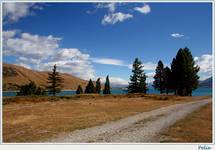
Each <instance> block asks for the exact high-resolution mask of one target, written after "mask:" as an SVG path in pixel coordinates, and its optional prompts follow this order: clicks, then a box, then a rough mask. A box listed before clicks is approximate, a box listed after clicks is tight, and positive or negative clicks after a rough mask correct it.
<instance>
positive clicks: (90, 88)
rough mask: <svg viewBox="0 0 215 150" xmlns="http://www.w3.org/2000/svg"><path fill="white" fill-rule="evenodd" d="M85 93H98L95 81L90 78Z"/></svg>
mask: <svg viewBox="0 0 215 150" xmlns="http://www.w3.org/2000/svg"><path fill="white" fill-rule="evenodd" d="M85 93H96V89H95V86H94V84H93V81H92V80H91V79H90V80H89V82H88V84H87V86H86V89H85Z"/></svg>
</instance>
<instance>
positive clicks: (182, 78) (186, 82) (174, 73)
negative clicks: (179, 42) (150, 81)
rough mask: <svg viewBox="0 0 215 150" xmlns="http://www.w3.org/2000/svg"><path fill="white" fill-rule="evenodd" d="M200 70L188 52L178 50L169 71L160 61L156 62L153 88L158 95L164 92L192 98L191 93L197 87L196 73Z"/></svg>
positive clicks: (186, 49) (197, 77)
mask: <svg viewBox="0 0 215 150" xmlns="http://www.w3.org/2000/svg"><path fill="white" fill-rule="evenodd" d="M199 70H200V68H199V67H198V66H197V65H196V64H195V61H194V59H193V56H192V54H191V52H190V50H189V49H188V48H187V47H185V48H183V49H182V48H180V49H179V51H178V53H177V55H176V57H175V58H173V60H172V63H171V69H170V68H169V67H165V68H164V65H163V63H162V61H159V62H158V66H157V68H156V74H155V76H154V79H155V80H154V88H155V89H158V90H159V91H160V93H163V92H164V90H166V93H167V94H168V92H169V90H171V91H174V94H175V95H180V96H192V91H193V90H195V89H196V88H197V87H198V79H199V76H198V72H199Z"/></svg>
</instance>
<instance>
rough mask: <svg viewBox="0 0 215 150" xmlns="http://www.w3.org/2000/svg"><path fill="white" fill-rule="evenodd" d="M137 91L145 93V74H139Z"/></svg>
mask: <svg viewBox="0 0 215 150" xmlns="http://www.w3.org/2000/svg"><path fill="white" fill-rule="evenodd" d="M139 92H140V93H146V92H147V87H146V75H145V74H142V75H141V76H140V82H139Z"/></svg>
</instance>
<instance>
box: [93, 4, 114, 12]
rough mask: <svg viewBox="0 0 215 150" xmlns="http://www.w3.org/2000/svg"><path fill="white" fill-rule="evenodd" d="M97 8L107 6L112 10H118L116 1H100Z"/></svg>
mask: <svg viewBox="0 0 215 150" xmlns="http://www.w3.org/2000/svg"><path fill="white" fill-rule="evenodd" d="M96 8H107V9H108V10H109V11H110V12H114V11H115V10H116V3H98V4H97V5H96Z"/></svg>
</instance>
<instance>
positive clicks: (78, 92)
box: [76, 85, 83, 94]
mask: <svg viewBox="0 0 215 150" xmlns="http://www.w3.org/2000/svg"><path fill="white" fill-rule="evenodd" d="M76 94H83V89H82V87H81V85H78V88H77V90H76Z"/></svg>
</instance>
